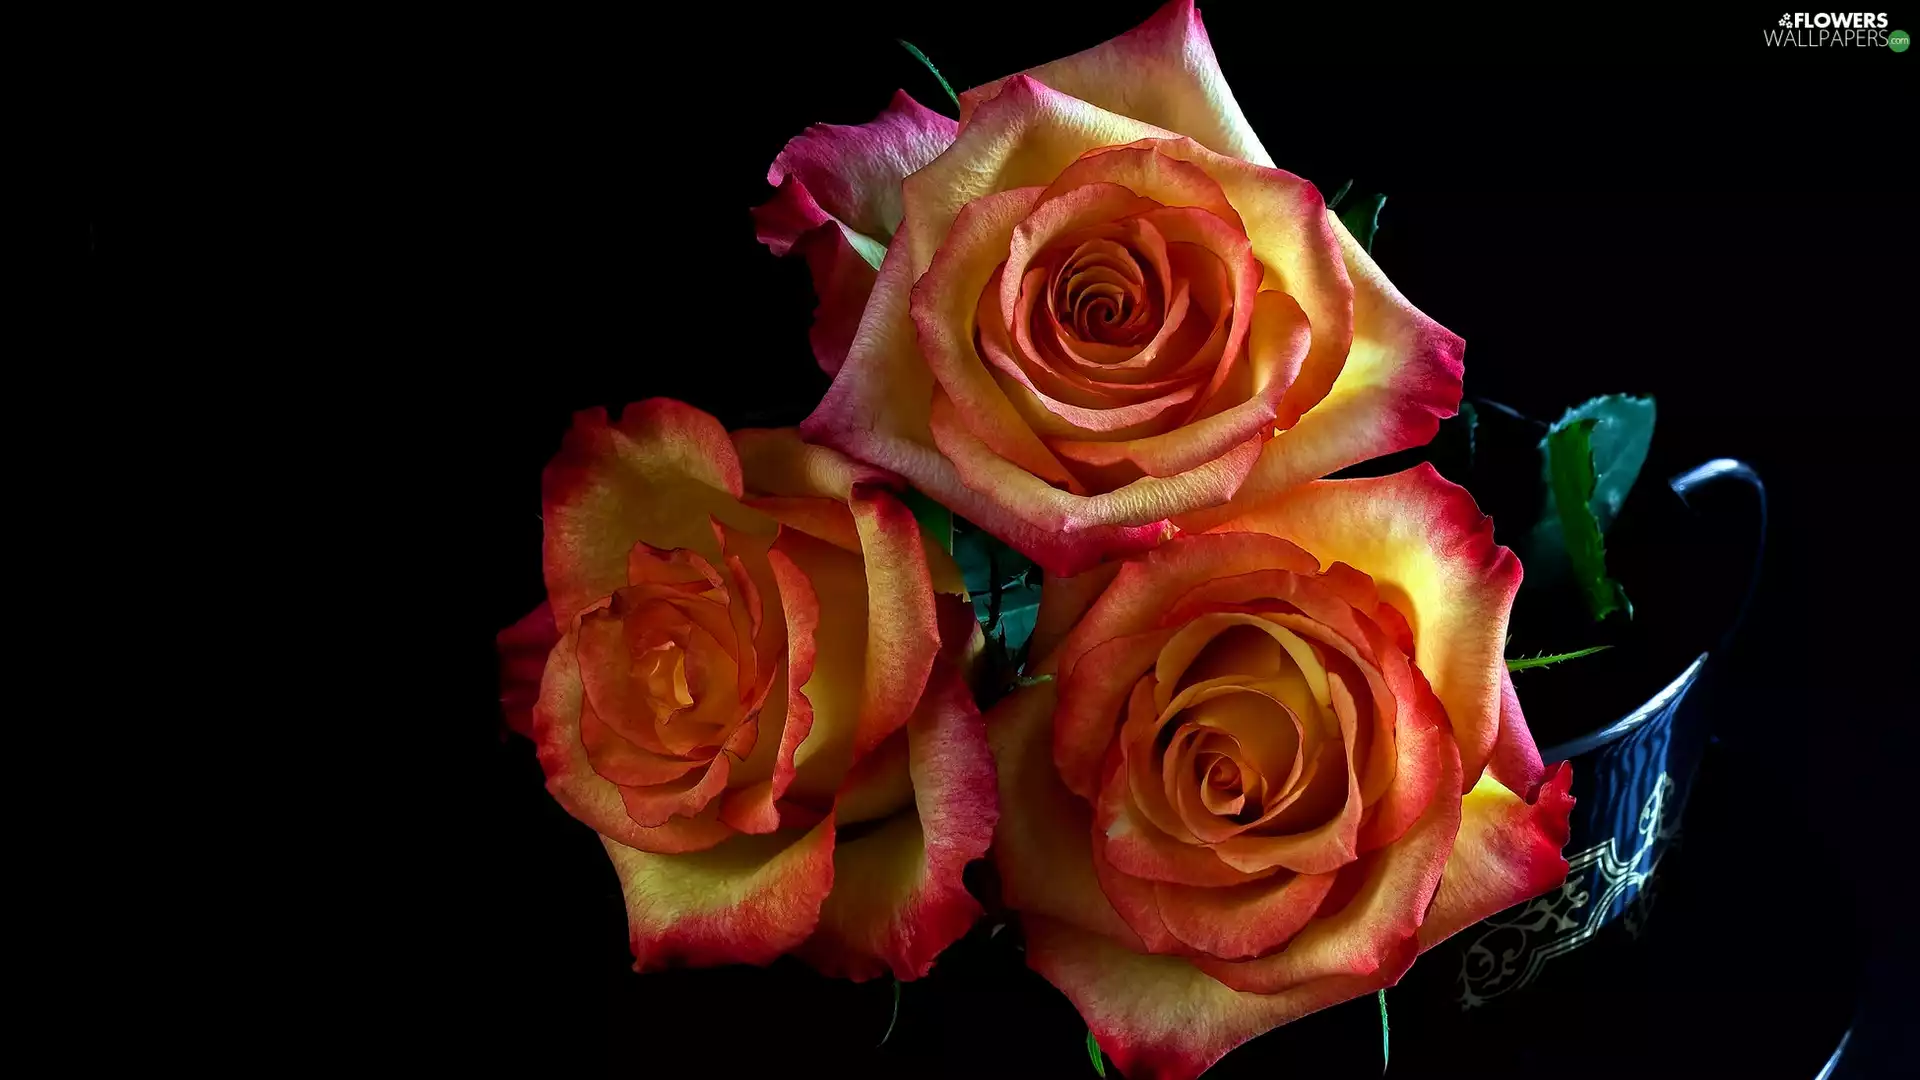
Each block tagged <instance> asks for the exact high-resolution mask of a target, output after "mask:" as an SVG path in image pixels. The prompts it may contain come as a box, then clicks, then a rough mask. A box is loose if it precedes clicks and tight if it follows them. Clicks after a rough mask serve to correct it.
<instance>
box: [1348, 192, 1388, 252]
mask: <svg viewBox="0 0 1920 1080" xmlns="http://www.w3.org/2000/svg"><path fill="white" fill-rule="evenodd" d="M1385 205H1387V197H1386V196H1385V195H1362V196H1360V197H1358V198H1356V199H1354V200H1353V201H1352V202H1350V203H1348V204H1347V208H1346V209H1345V210H1342V211H1340V224H1342V225H1345V226H1346V227H1347V231H1348V232H1350V233H1352V234H1353V238H1354V239H1355V240H1358V241H1359V242H1360V246H1361V248H1363V249H1364V250H1365V251H1366V252H1367V253H1368V254H1369V255H1371V254H1372V253H1373V234H1374V233H1376V232H1378V231H1379V229H1380V208H1381V207H1383V206H1385Z"/></svg>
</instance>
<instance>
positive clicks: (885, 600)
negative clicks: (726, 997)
mask: <svg viewBox="0 0 1920 1080" xmlns="http://www.w3.org/2000/svg"><path fill="white" fill-rule="evenodd" d="M895 483H897V481H895V480H894V478H892V477H890V476H887V475H886V474H884V473H881V472H879V471H878V470H875V469H872V468H870V467H867V466H864V465H859V464H856V463H854V462H852V461H849V460H847V459H846V458H844V457H842V456H841V455H840V454H838V453H837V452H835V451H832V450H829V449H825V448H823V447H816V446H809V445H806V444H804V443H802V442H801V441H800V440H799V439H798V437H797V436H796V435H795V434H794V433H793V432H792V431H791V430H782V431H759V430H756V431H737V432H734V433H733V434H732V435H731V436H730V435H729V434H728V433H727V432H726V431H725V430H724V429H723V428H722V427H721V426H720V424H719V423H718V422H717V421H715V420H714V419H713V418H712V417H710V416H707V415H706V414H704V413H701V412H699V411H698V410H695V409H693V408H691V407H689V406H686V405H682V404H680V403H678V402H674V401H666V400H653V401H646V402H641V403H639V404H636V405H632V406H629V407H628V408H627V409H626V410H625V411H624V412H623V413H622V414H621V416H620V417H619V419H618V420H609V419H608V417H607V416H606V414H605V413H604V412H602V411H599V410H594V411H589V412H584V413H581V414H579V415H578V416H577V417H576V418H575V422H574V426H573V429H572V430H571V431H570V432H569V433H568V435H567V438H566V442H565V444H564V446H563V448H562V449H561V451H560V453H559V455H558V456H557V457H555V458H554V460H553V462H552V463H551V464H550V465H549V466H548V467H547V470H546V474H545V477H544V481H543V489H544V490H543V495H544V513H543V518H544V521H545V523H546V557H545V569H546V580H547V594H548V599H547V603H546V604H545V605H543V606H542V607H541V608H540V609H538V610H536V611H535V612H533V613H532V614H531V615H529V616H528V617H527V618H526V619H525V620H522V622H521V623H519V624H517V625H516V626H514V627H513V628H510V629H509V630H508V631H506V632H505V633H504V634H502V636H501V647H502V654H503V665H502V670H503V675H504V677H505V693H504V695H503V699H504V701H505V703H506V705H507V709H508V713H509V718H510V721H514V720H516V718H517V726H521V727H522V728H523V730H525V731H526V732H527V733H528V734H530V735H531V737H532V738H533V739H534V741H535V743H536V744H537V745H538V748H539V757H540V764H541V767H542V768H543V769H544V770H545V772H546V776H547V786H548V789H549V790H550V791H551V792H552V794H553V796H554V798H555V799H557V800H558V801H559V802H560V804H561V805H562V806H564V807H566V809H567V810H568V812H570V813H571V814H573V816H574V817H576V818H578V819H580V820H581V821H582V822H584V823H585V824H587V825H588V826H589V827H591V828H592V829H594V831H596V832H597V833H599V834H600V839H601V842H602V843H603V844H604V845H605V847H606V849H607V853H608V855H609V857H610V858H611V860H612V862H613V867H614V869H615V871H616V872H617V873H618V874H619V877H620V882H621V886H622V888H623V890H624V892H625V894H626V901H627V911H628V916H629V925H630V929H631V936H632V946H633V952H634V957H635V960H636V965H635V966H636V968H637V969H639V970H643V971H644V970H649V969H652V968H658V967H663V966H667V965H671V964H676V963H686V964H718V963H732V962H743V963H759V964H764V963H768V962H770V961H772V960H773V959H775V958H776V957H778V956H780V955H781V954H783V953H788V952H796V953H798V954H799V955H801V956H802V957H803V958H805V959H807V960H808V961H810V962H811V963H813V964H814V965H815V966H817V967H819V968H820V969H821V970H822V971H823V972H826V973H827V974H830V975H846V976H849V977H852V978H855V979H865V978H870V977H872V976H875V975H878V974H881V973H883V972H887V971H891V972H892V973H893V974H894V975H895V976H896V977H898V978H901V979H912V978H917V977H919V976H921V975H923V974H925V973H926V971H927V969H928V968H929V967H930V966H931V965H932V963H933V959H934V957H935V956H936V955H938V954H939V952H940V951H941V950H942V949H943V948H945V947H946V946H947V945H948V944H949V943H951V942H952V941H953V940H954V939H955V938H957V937H959V936H960V934H962V933H964V932H965V930H966V928H967V927H968V926H969V925H971V924H972V922H973V920H974V918H975V917H976V916H977V915H978V914H979V912H980V907H979V905H978V904H977V903H976V902H975V901H974V900H973V898H972V897H970V896H969V895H968V894H967V891H966V889H965V887H964V886H963V885H962V884H961V870H962V868H963V867H964V866H965V864H966V863H967V862H968V861H969V860H971V859H974V858H978V857H979V856H980V855H982V854H983V853H984V852H985V851H986V848H987V844H988V842H989V840H990V838H991V834H992V829H993V823H994V819H995V802H994V780H993V767H992V763H991V761H990V759H989V757H988V753H987V748H986V743H985V734H984V729H983V727H982V724H981V720H980V717H979V714H978V712H977V710H976V709H975V707H974V704H973V700H972V696H971V693H970V691H969V690H968V688H967V685H966V680H965V678H964V676H963V673H962V665H963V663H964V662H965V660H966V654H967V650H968V649H969V648H970V646H972V645H973V644H974V639H975V637H976V635H977V634H978V630H977V628H976V627H975V625H974V624H973V621H972V617H971V611H970V609H968V608H967V607H966V606H965V604H964V602H963V601H962V600H961V596H962V595H963V592H962V589H961V586H960V583H959V576H958V573H957V571H956V570H955V568H954V567H953V565H952V562H951V560H950V559H949V558H948V557H947V556H946V555H945V553H944V552H942V551H940V550H939V549H938V548H931V549H930V548H929V547H928V545H926V544H925V543H923V541H922V538H921V535H920V530H919V527H918V525H917V524H916V522H915V520H914V517H913V515H912V514H911V513H910V512H909V511H908V510H907V509H906V507H905V506H903V505H902V504H901V503H900V502H899V500H897V499H896V498H895V497H894V496H893V495H892V494H891V493H889V492H888V490H887V487H888V486H889V485H892V484H895ZM542 652H545V658H544V663H543V664H540V663H539V662H538V661H536V660H535V659H534V658H535V657H538V656H539V655H540V654H541V653H542ZM536 667H537V668H538V671H537V672H536V670H535V669H536ZM534 678H537V679H538V689H537V691H536V690H534V689H532V682H531V680H532V679H534ZM855 825H858V826H860V828H859V829H858V830H857V835H855V834H854V833H850V832H843V830H847V829H848V827H849V826H855ZM849 837H853V838H849Z"/></svg>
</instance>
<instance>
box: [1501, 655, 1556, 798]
mask: <svg viewBox="0 0 1920 1080" xmlns="http://www.w3.org/2000/svg"><path fill="white" fill-rule="evenodd" d="M1487 768H1488V769H1489V770H1491V771H1492V773H1493V778H1494V779H1495V780H1498V781H1500V783H1501V784H1503V785H1505V787H1506V788H1507V790H1509V791H1514V792H1518V793H1520V795H1521V796H1523V797H1524V798H1529V799H1531V798H1533V796H1534V793H1535V792H1536V791H1538V790H1539V788H1540V782H1541V781H1542V780H1544V779H1545V778H1546V775H1547V768H1546V766H1545V765H1543V764H1541V761H1540V748H1539V746H1537V745H1535V743H1534V741H1533V732H1531V731H1529V730H1528V729H1527V718H1526V716H1525V715H1524V714H1523V713H1521V711H1520V695H1519V694H1516V693H1515V692H1514V689H1513V675H1512V674H1511V673H1510V672H1508V671H1506V670H1505V666H1504V665H1502V670H1501V672H1500V734H1498V735H1496V736H1494V740H1493V754H1492V756H1491V757H1489V758H1488V759H1487Z"/></svg>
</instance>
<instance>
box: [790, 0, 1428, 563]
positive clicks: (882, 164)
mask: <svg viewBox="0 0 1920 1080" xmlns="http://www.w3.org/2000/svg"><path fill="white" fill-rule="evenodd" d="M960 103H961V110H960V114H961V118H960V125H959V129H958V131H957V133H955V134H954V135H952V136H951V143H952V144H951V145H950V146H945V147H944V148H943V149H939V150H938V151H937V156H932V157H931V158H930V159H929V158H928V156H927V155H928V152H929V151H932V150H934V148H935V147H937V146H940V145H941V143H942V142H943V140H945V139H947V138H949V136H948V135H947V134H946V132H945V131H944V130H938V131H936V130H935V128H936V127H937V125H934V124H932V123H931V122H923V123H917V124H904V123H900V122H898V120H899V119H900V117H903V116H905V115H906V111H905V110H904V106H901V105H900V104H899V103H898V102H896V106H895V109H894V110H890V113H889V114H886V115H883V117H882V119H881V120H876V121H875V122H874V123H873V124H870V125H866V126H865V127H863V128H859V129H833V130H834V131H836V132H839V133H841V134H840V135H838V136H836V137H837V138H838V140H839V141H838V142H835V143H829V142H828V141H827V140H826V139H825V137H824V136H823V135H820V134H818V131H819V129H816V130H815V131H810V132H809V133H808V134H806V135H803V136H802V137H801V138H799V139H796V140H795V141H794V143H793V144H791V145H789V147H788V148H787V150H786V151H785V153H783V155H782V160H783V161H788V160H798V159H804V160H805V162H806V163H807V166H808V169H809V170H810V171H809V172H808V173H807V174H806V175H808V176H810V177H815V178H817V179H809V180H807V181H806V184H807V186H808V188H809V190H812V189H814V188H823V187H825V186H826V185H827V183H828V179H829V178H837V180H835V182H834V189H835V190H838V191H861V192H869V193H873V194H872V195H871V196H870V199H871V201H872V203H873V205H875V206H882V205H884V206H885V207H886V209H887V211H888V212H887V213H884V214H882V213H877V212H876V213H874V214H872V215H870V216H873V217H874V219H875V220H877V221H881V222H883V223H884V224H885V225H886V227H887V228H888V229H889V230H890V231H891V239H890V241H888V243H887V246H886V249H885V251H886V255H885V259H884V261H882V262H880V263H879V269H878V273H877V275H876V276H875V277H874V280H873V282H872V285H871V294H870V295H868V296H866V297H865V307H864V312H863V314H862V315H861V318H860V322H859V326H858V331H857V332H856V333H854V334H853V335H852V338H851V344H850V346H849V347H848V349H847V352H846V358H845V362H844V364H841V365H840V366H839V368H838V373H837V375H836V376H835V378H834V382H833V386H832V388H831V389H830V390H829V391H828V393H827V396H826V398H825V400H824V401H823V402H822V403H821V405H820V407H819V408H818V409H817V410H816V411H815V412H814V414H813V415H812V416H810V417H809V418H808V419H807V421H806V422H805V423H804V424H803V425H802V428H801V430H802V431H803V432H804V433H805V434H806V436H807V438H808V439H810V440H813V441H817V442H823V443H826V444H829V445H832V446H835V447H837V448H839V449H841V450H843V451H845V452H847V453H848V454H851V455H853V456H855V457H858V458H861V459H863V460H866V461H871V462H874V463H876V464H878V465H881V466H882V467H885V468H888V469H891V470H893V471H895V472H897V473H899V474H901V475H902V476H904V477H906V478H907V479H909V480H911V481H912V482H913V483H914V484H915V485H917V486H918V487H920V488H921V489H922V490H924V491H926V492H927V493H929V494H931V495H933V496H934V497H935V498H937V499H939V500H940V501H941V502H942V503H945V504H946V505H948V506H949V507H951V508H952V509H954V510H955V511H957V512H958V513H961V514H963V515H965V516H966V517H968V518H971V519H972V520H974V521H975V522H977V523H979V524H980V525H981V526H983V527H984V528H986V529H988V530H989V531H991V532H993V533H994V534H995V535H998V536H1000V537H1001V538H1003V539H1005V540H1006V541H1007V542H1008V543H1010V544H1012V545H1013V546H1015V547H1017V548H1019V549H1020V550H1021V551H1023V552H1025V553H1027V554H1028V555H1030V556H1031V557H1033V558H1034V559H1035V561H1037V562H1039V563H1040V564H1041V565H1043V566H1044V567H1045V568H1046V569H1047V570H1048V571H1049V572H1052V573H1073V572H1076V571H1078V570H1081V569H1084V568H1086V567H1087V566H1090V565H1092V564H1093V563H1095V562H1097V561H1098V560H1099V559H1100V558H1101V557H1102V556H1104V555H1108V554H1114V553H1118V552H1125V551H1129V550H1139V549H1142V548H1145V547H1149V546H1151V545H1153V544H1154V543H1157V542H1159V541H1160V540H1162V539H1164V538H1165V537H1166V536H1168V535H1170V534H1171V532H1172V530H1173V526H1174V525H1176V524H1178V525H1181V526H1183V527H1186V526H1187V525H1188V523H1187V522H1186V521H1184V520H1182V518H1181V516H1182V515H1186V514H1191V513H1195V512H1199V511H1205V510H1208V509H1211V508H1216V507H1218V506H1220V505H1221V504H1223V503H1226V502H1227V501H1228V500H1229V499H1230V498H1233V497H1234V496H1235V494H1236V493H1245V494H1248V495H1251V496H1259V495H1264V494H1266V493H1269V492H1274V491H1279V490H1282V489H1284V488H1286V487H1289V486H1292V485H1294V484H1297V483H1300V482H1302V481H1305V480H1309V479H1313V478H1315V477H1319V476H1324V475H1326V474H1327V473H1329V472H1332V471H1334V470H1336V469H1339V468H1342V467H1344V466H1347V465H1350V464H1353V463H1355V462H1359V461H1363V460H1366V459H1368V458H1371V457H1375V456H1378V455H1381V454H1386V453H1391V452H1393V451H1396V450H1401V449H1404V448H1406V447H1410V446H1417V445H1419V444H1421V443H1424V442H1425V441H1427V440H1428V439H1429V438H1431V437H1432V436H1433V434H1434V431H1435V430H1436V428H1437V425H1438V423H1439V420H1440V418H1442V417H1445V416H1449V415H1451V414H1452V413H1453V412H1454V410H1455V408H1456V407H1457V406H1458V404H1459V400H1460V377H1461V363H1460V355H1461V351H1462V347H1463V346H1462V343H1461V341H1460V339H1459V338H1458V337H1456V336H1454V335H1453V334H1451V333H1449V332H1448V331H1447V330H1446V329H1444V328H1443V327H1441V326H1440V325H1439V324H1437V323H1435V322H1434V321H1433V320H1431V319H1429V318H1427V317H1426V316H1425V315H1423V314H1421V313H1420V312H1419V311H1418V310H1416V309H1415V308H1414V307H1413V306H1412V305H1411V304H1409V303H1408V302H1407V301H1406V299H1405V298H1404V297H1402V296H1401V295H1400V294H1399V293H1398V292H1397V291H1395V289H1394V288H1393V286H1392V285H1391V284H1390V283H1389V282H1388V281H1387V279H1386V277H1385V275H1384V274H1382V273H1381V272H1380V268H1379V267H1378V266H1376V265H1375V264H1374V262H1373V260H1372V259H1371V258H1370V257H1369V256H1368V254H1367V252H1366V251H1365V250H1364V249H1362V248H1361V247H1360V246H1359V245H1358V244H1357V243H1355V241H1354V240H1353V238H1352V237H1351V236H1350V235H1348V233H1347V232H1346V230H1345V229H1344V228H1343V227H1342V226H1341V224H1340V222H1339V220H1338V219H1337V218H1336V217H1334V216H1333V215H1332V214H1330V213H1328V212H1327V209H1326V206H1325V203H1324V202H1323V201H1322V199H1321V196H1320V193H1319V192H1318V191H1317V190H1315V189H1314V187H1313V185H1311V184H1309V183H1308V182H1306V181H1305V180H1302V179H1301V178H1299V177H1297V176H1294V175H1292V174H1290V173H1286V172H1283V171H1281V170H1279V169H1277V168H1275V167H1274V165H1273V159H1272V158H1271V157H1270V156H1269V155H1268V154H1267V152H1266V150H1265V149H1264V148H1263V147H1262V146H1261V144H1260V141H1259V139H1258V138H1257V137H1256V136H1255V135H1254V134H1253V132H1252V130H1251V129H1250V128H1249V127H1248V125H1247V122H1246V118H1245V117H1244V116H1243V115H1242V114H1241V112H1240V109H1239V106H1238V105H1236V104H1235V103H1234V100H1233V95H1232V94H1231V93H1230V92H1229V91H1228V89H1227V86H1226V82H1225V79H1224V77H1223V76H1222V75H1221V72H1220V68H1219V65H1218V63H1217V62H1216V61H1215V58H1214V55H1213V50H1212V48H1211V46H1210V45H1209V44H1208V41H1207V37H1206V32H1205V30H1204V29H1203V28H1202V27H1201V25H1200V21H1199V17H1198V15H1197V14H1196V13H1195V11H1194V9H1193V6H1192V4H1191V3H1187V2H1184V0H1177V2H1175V3H1171V4H1168V5H1167V6H1166V7H1165V8H1163V9H1162V10H1161V11H1160V12H1159V13H1158V14H1156V15H1155V16H1154V17H1153V18H1152V19H1151V20H1149V21H1148V22H1147V23H1146V24H1145V25H1143V26H1141V27H1139V28H1138V29H1136V30H1134V31H1132V32H1131V33H1128V34H1125V35H1123V36H1121V37H1119V38H1117V39H1115V40H1113V41H1110V42H1108V43H1107V44H1105V45H1101V46H1099V47H1097V48H1094V49H1090V50H1088V51H1086V52H1083V53H1080V54H1078V55H1075V56H1071V57H1068V58H1067V59H1064V60H1060V61H1056V62H1054V63H1051V64H1047V65H1044V66H1042V67H1039V68H1036V69H1034V70H1033V71H1030V72H1027V73H1025V74H1023V75H1016V76H1013V77H1011V78H1008V79H1003V80H1000V81H998V82H995V83H990V84H988V85H986V86H982V87H979V88H977V89H975V90H972V91H970V92H968V93H966V94H964V95H962V97H961V99H960ZM908 104H911V103H908ZM914 108H915V109H917V106H915V107H914ZM896 113H898V114H899V115H898V116H895V120H894V122H891V126H889V125H887V124H883V123H882V121H884V120H888V117H889V116H894V114H896ZM923 113H925V110H918V112H916V113H913V114H912V115H914V116H919V115H920V114H923ZM850 133H852V134H850ZM856 136H857V137H856ZM884 148H891V150H890V152H882V151H883V149H884ZM803 151H804V152H803ZM780 169H781V166H780V163H776V167H775V171H776V172H779V171H780ZM901 169H905V170H907V171H899V170H901ZM787 175H788V176H795V175H801V173H800V172H799V171H797V169H795V170H789V172H788V173H787ZM896 183H897V188H896V187H895V186H894V185H895V184H896ZM784 190H785V189H783V191H784ZM880 194H884V195H885V199H884V200H882V199H880V197H879V196H880ZM896 200H897V201H896ZM895 207H897V210H895V209H894V208H895ZM765 226H766V221H765V220H764V215H763V235H764V234H765ZM839 235H841V234H839V233H835V234H833V236H839ZM865 235H867V236H868V238H869V239H878V237H875V236H873V235H872V234H865ZM830 238H831V237H830ZM770 242H771V241H770ZM836 242H837V241H836ZM869 250H870V251H871V249H869ZM816 280H817V281H818V282H822V283H821V284H819V285H818V286H817V287H819V288H821V289H822V290H823V293H822V296H823V300H822V303H823V311H824V310H825V308H826V306H827V304H828V301H827V297H828V295H829V292H831V295H833V296H834V297H836V298H837V299H836V300H835V303H837V304H839V305H841V306H843V307H844V306H849V305H850V304H851V300H850V299H849V298H850V297H851V296H853V295H855V294H857V293H859V292H860V291H861V290H862V289H864V288H866V285H865V279H864V277H862V278H861V280H860V282H859V283H858V284H857V285H855V286H851V287H850V289H851V291H845V290H838V291H836V287H834V286H832V285H831V284H830V283H826V282H824V279H822V278H821V277H820V275H818V274H816Z"/></svg>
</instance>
